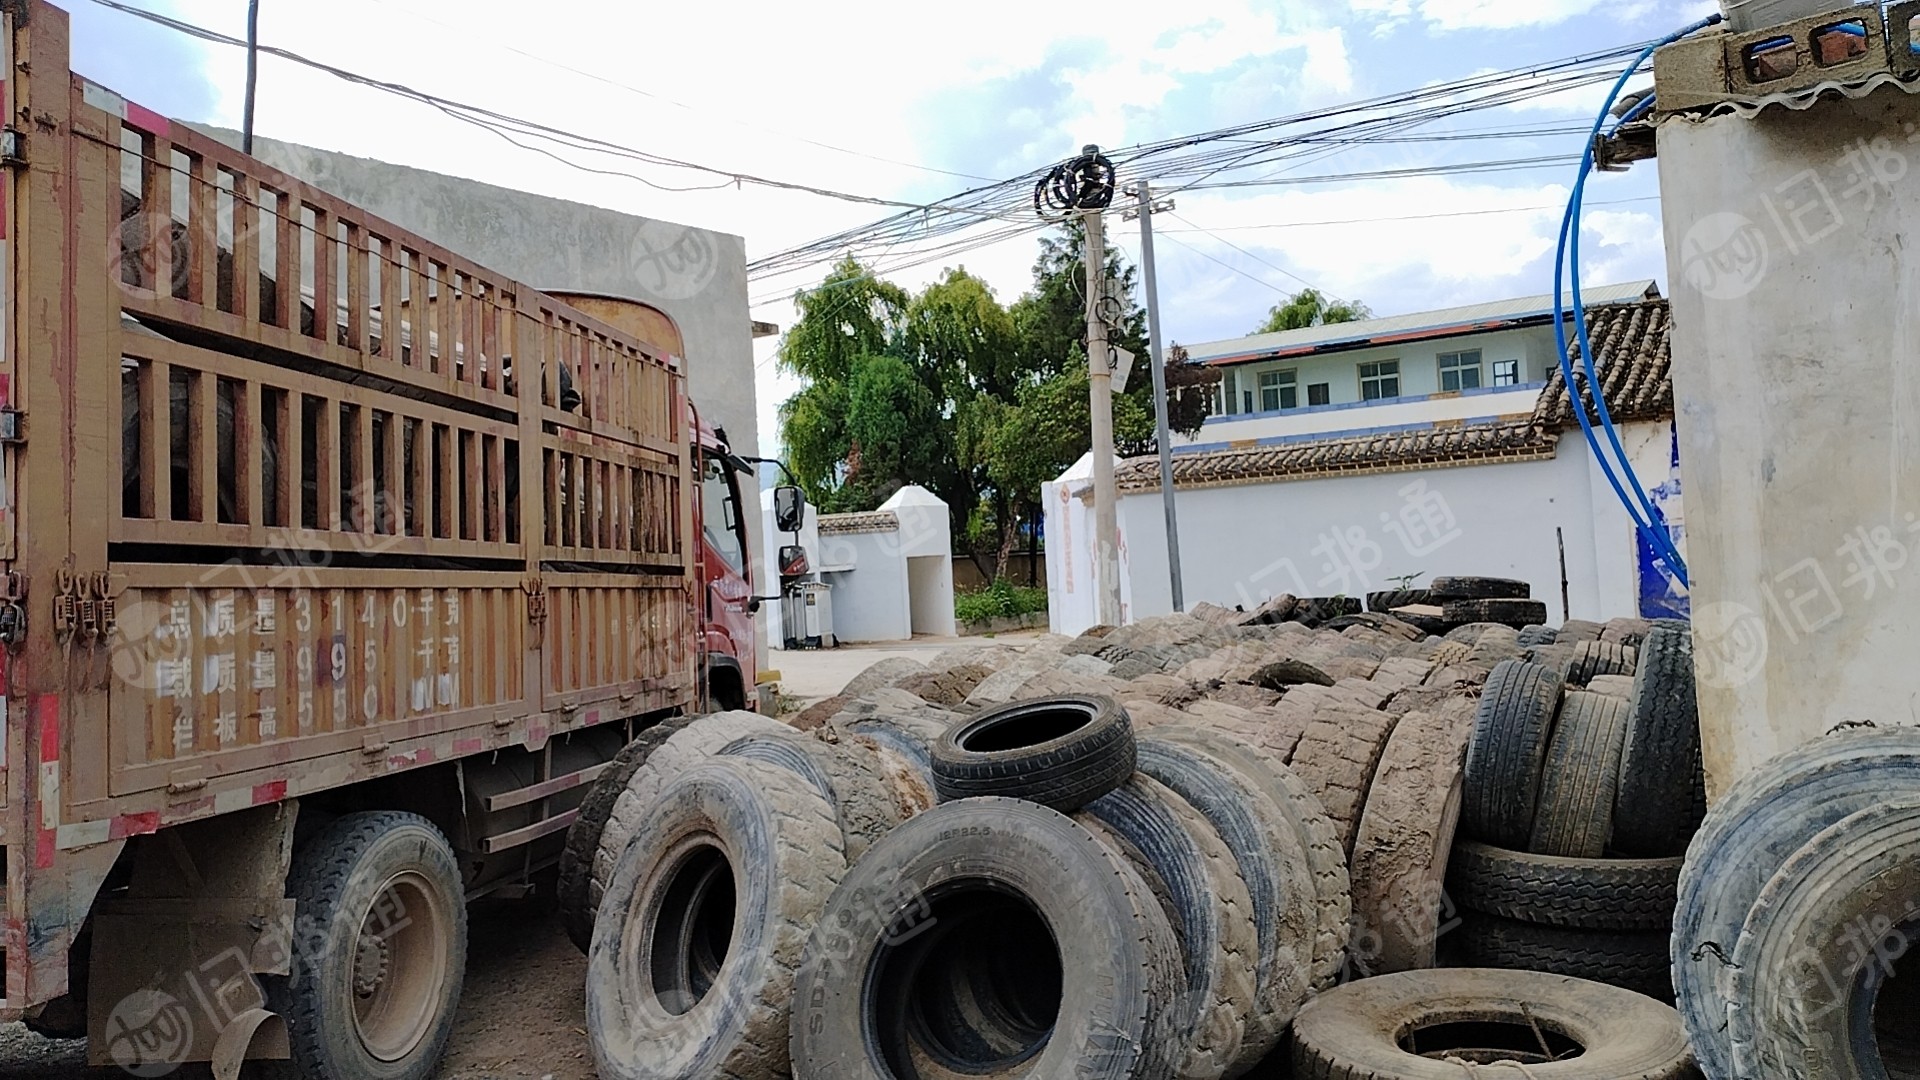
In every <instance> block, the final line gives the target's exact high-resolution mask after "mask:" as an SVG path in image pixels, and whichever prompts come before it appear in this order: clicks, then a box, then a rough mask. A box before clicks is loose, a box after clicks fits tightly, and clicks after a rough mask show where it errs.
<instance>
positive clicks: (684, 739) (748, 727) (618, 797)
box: [587, 712, 791, 919]
mask: <svg viewBox="0 0 1920 1080" xmlns="http://www.w3.org/2000/svg"><path fill="white" fill-rule="evenodd" d="M789 730H791V729H790V728H788V727H787V726H786V725H785V724H782V723H780V722H779V721H777V720H769V719H768V718H766V717H764V716H761V715H760V714H758V713H750V712H723V713H711V714H708V715H706V716H700V717H695V718H694V719H692V720H691V721H689V722H688V723H687V724H686V726H684V727H682V728H681V729H680V730H679V731H676V732H674V733H673V734H672V735H669V736H667V740H666V741H665V742H663V743H661V744H660V745H659V746H658V747H657V748H655V749H654V751H653V752H652V753H651V754H648V755H647V759H646V761H645V762H644V763H642V764H641V766H640V767H639V768H637V769H635V770H634V771H633V774H632V775H631V776H629V777H628V778H627V782H626V785H625V786H623V787H622V788H620V790H619V792H618V793H616V794H615V795H614V799H613V807H612V809H610V810H609V811H608V812H607V820H606V823H605V824H604V825H602V826H601V828H600V843H599V844H598V845H597V846H596V847H595V848H594V851H593V865H592V867H591V874H590V876H589V877H588V879H587V903H588V905H589V906H590V908H591V910H593V911H594V912H596V913H597V912H598V911H599V910H600V901H601V899H602V897H604V896H605V895H606V891H607V882H609V881H612V880H613V873H614V868H615V867H616V866H618V865H619V862H620V853H621V852H622V851H624V850H626V846H627V842H628V841H630V840H632V839H633V836H634V832H633V830H634V827H635V823H636V822H638V821H639V819H640V817H641V815H643V814H645V813H646V811H647V805H648V804H649V803H651V802H652V801H653V797H654V796H655V795H657V794H658V793H659V791H660V789H661V787H663V786H664V785H665V784H666V782H667V781H669V780H671V779H673V778H674V777H675V776H678V775H680V773H682V772H684V771H686V770H687V769H689V768H691V767H693V766H694V765H696V764H698V763H700V762H702V761H705V760H706V759H708V758H710V757H712V756H713V755H715V754H717V753H719V752H720V748H721V747H723V746H725V745H727V744H728V743H730V742H732V741H733V740H735V739H738V738H740V737H741V736H743V735H751V734H754V733H756V732H765V731H772V732H782V731H789ZM597 917H598V916H597V915H596V919H597Z"/></svg>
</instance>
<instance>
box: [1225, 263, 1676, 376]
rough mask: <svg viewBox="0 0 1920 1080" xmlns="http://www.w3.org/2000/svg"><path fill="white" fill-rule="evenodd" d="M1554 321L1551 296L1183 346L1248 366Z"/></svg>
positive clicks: (1648, 285)
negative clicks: (1286, 357) (1336, 349)
mask: <svg viewBox="0 0 1920 1080" xmlns="http://www.w3.org/2000/svg"><path fill="white" fill-rule="evenodd" d="M1658 295H1659V291H1658V289H1657V287H1656V286H1655V285H1654V283H1653V282H1652V281H1651V280H1647V281H1630V282H1626V283H1624V284H1620V285H1594V286H1588V287H1586V288H1584V289H1582V290H1581V299H1582V300H1584V301H1585V302H1586V304H1587V306H1588V307H1592V306H1594V305H1597V304H1620V303H1632V302H1635V301H1638V300H1643V299H1647V298H1650V297H1656V296H1658ZM1552 315H1553V297H1552V296H1550V295H1541V296H1521V297H1516V298H1514V299H1512V300H1495V301H1490V302H1488V303H1485V304H1468V305H1466V306H1464V307H1456V308H1442V309H1441V310H1438V311H1416V312H1413V313H1412V314H1409V315H1389V316H1386V317H1384V318H1378V319H1362V320H1360V321H1358V322H1349V323H1332V324H1329V325H1325V326H1309V327H1306V328H1304V329H1300V330H1282V331H1280V332H1279V333H1277V334H1255V335H1253V336H1251V337H1243V338H1232V339H1230V340H1226V341H1209V342H1204V343H1202V344H1199V345H1189V346H1187V355H1188V356H1190V357H1192V358H1193V359H1194V360H1195V361H1197V362H1199V363H1203V364H1234V363H1251V362H1253V361H1257V360H1261V359H1264V358H1266V357H1270V356H1278V355H1299V354H1302V353H1311V352H1317V351H1320V350H1322V349H1329V348H1334V347H1341V348H1358V347H1361V346H1364V345H1367V344H1382V345H1385V344H1393V343H1398V342H1403V341H1418V340H1420V339H1421V338H1427V337H1438V336H1442V335H1451V334H1460V333H1472V332H1474V331H1482V330H1499V329H1502V328H1504V327H1505V326H1507V325H1508V324H1511V323H1515V322H1520V321H1524V320H1528V319H1547V320H1548V321H1551V317H1552Z"/></svg>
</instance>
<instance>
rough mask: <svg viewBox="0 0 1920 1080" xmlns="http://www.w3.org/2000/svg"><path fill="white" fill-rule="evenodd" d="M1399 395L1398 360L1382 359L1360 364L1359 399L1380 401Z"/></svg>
mask: <svg viewBox="0 0 1920 1080" xmlns="http://www.w3.org/2000/svg"><path fill="white" fill-rule="evenodd" d="M1399 396H1400V361H1398V360H1382V361H1380V362H1379V363H1377V364H1361V365H1360V400H1361V401H1380V400H1382V399H1383V398H1397V397H1399Z"/></svg>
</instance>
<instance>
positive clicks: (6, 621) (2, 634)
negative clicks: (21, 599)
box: [0, 600, 27, 648]
mask: <svg viewBox="0 0 1920 1080" xmlns="http://www.w3.org/2000/svg"><path fill="white" fill-rule="evenodd" d="M26 640H27V609H26V608H24V607H22V606H21V605H20V604H18V603H16V602H14V601H12V600H6V601H0V645H5V646H8V647H9V648H11V647H13V646H16V645H19V644H21V643H22V642H24V641H26Z"/></svg>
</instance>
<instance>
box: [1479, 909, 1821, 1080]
mask: <svg viewBox="0 0 1920 1080" xmlns="http://www.w3.org/2000/svg"><path fill="white" fill-rule="evenodd" d="M1455 932H1456V933H1457V934H1458V935H1459V940H1460V950H1461V954H1462V956H1463V957H1464V958H1465V960H1466V962H1467V963H1468V964H1471V965H1473V966H1475V967H1488V968H1510V969H1513V970H1516V971H1545V972H1550V973H1552V974H1554V975H1570V976H1572V977H1574V978H1576V979H1587V980H1589V981H1591V982H1598V983H1606V984H1607V985H1609V986H1618V987H1620V988H1621V989H1623V990H1631V991H1633V992H1634V993H1636V994H1645V995H1647V996H1648V997H1656V998H1662V999H1665V1000H1672V998H1673V984H1672V982H1671V979H1670V977H1669V975H1668V973H1667V935H1666V934H1664V933H1662V932H1661V931H1658V930H1569V929H1567V928H1565V927H1561V926H1546V925H1544V924H1542V923H1530V922H1519V921H1517V920H1514V919H1502V918H1500V917H1498V916H1495V915H1481V914H1478V913H1475V912H1469V913H1467V914H1466V915H1464V916H1462V917H1461V923H1460V928H1459V929H1458V930H1457V931H1455ZM1779 1075H1784V1074H1779Z"/></svg>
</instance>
